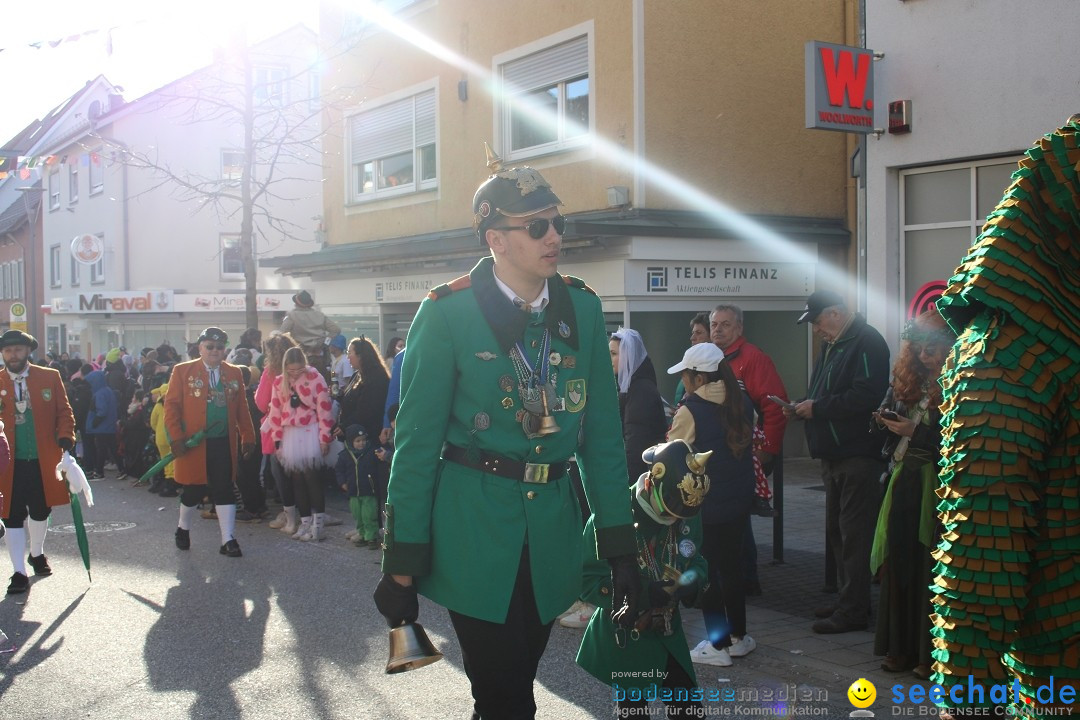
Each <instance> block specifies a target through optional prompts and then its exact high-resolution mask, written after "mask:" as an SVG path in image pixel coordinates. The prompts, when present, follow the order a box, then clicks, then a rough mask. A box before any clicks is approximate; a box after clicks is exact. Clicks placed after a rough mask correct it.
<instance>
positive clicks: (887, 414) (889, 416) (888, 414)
mask: <svg viewBox="0 0 1080 720" xmlns="http://www.w3.org/2000/svg"><path fill="white" fill-rule="evenodd" d="M878 415H880V416H881V417H883V418H885V419H886V420H899V419H900V416H899V415H897V414H896V413H894V412H893V411H892V410H879V411H878Z"/></svg>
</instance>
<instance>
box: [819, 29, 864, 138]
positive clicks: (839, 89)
mask: <svg viewBox="0 0 1080 720" xmlns="http://www.w3.org/2000/svg"><path fill="white" fill-rule="evenodd" d="M805 72H806V127H808V128H815V129H817V130H839V131H841V132H856V133H872V132H874V51H873V50H867V49H866V48H858V47H850V46H848V45H834V44H832V43H827V42H819V41H817V40H812V41H810V42H808V43H806V70H805Z"/></svg>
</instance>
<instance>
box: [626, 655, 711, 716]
mask: <svg viewBox="0 0 1080 720" xmlns="http://www.w3.org/2000/svg"><path fill="white" fill-rule="evenodd" d="M662 687H665V688H669V689H671V690H673V691H674V690H679V689H685V690H686V691H687V692H688V693H689V692H690V691H692V690H693V689H694V688H695V687H696V685H695V683H694V681H693V680H691V679H690V675H689V674H688V673H687V672H686V670H683V666H682V665H680V664H679V663H678V661H677V660H676V659H675V658H673V657H672V656H671V655H670V654H669V655H668V659H667V677H665V678H664V684H663V686H662ZM673 697H678V696H677V695H673ZM664 707H665V710H666V714H667V716H668V717H669V718H692V717H704V710H703V708H702V707H701V703H700V702H699V701H697V700H690V699H689V697H687V698H686V699H679V700H672V701H671V702H669V703H664ZM615 717H619V718H637V717H642V718H644V717H653V714H652V713H650V712H649V703H648V702H646V701H645V700H619V701H618V702H616V703H615Z"/></svg>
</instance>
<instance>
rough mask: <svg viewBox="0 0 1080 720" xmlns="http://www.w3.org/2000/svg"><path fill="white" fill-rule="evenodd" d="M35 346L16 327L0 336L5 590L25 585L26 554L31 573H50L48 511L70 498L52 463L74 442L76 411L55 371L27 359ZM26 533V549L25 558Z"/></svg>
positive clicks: (27, 583)
mask: <svg viewBox="0 0 1080 720" xmlns="http://www.w3.org/2000/svg"><path fill="white" fill-rule="evenodd" d="M37 346H38V344H37V340H35V339H34V338H33V336H31V335H28V334H26V333H24V332H22V331H20V330H8V331H7V332H6V333H4V334H3V335H2V336H0V353H2V354H3V357H4V368H3V369H2V370H0V420H2V421H3V425H4V435H5V436H6V437H7V441H8V444H9V445H10V446H11V457H12V462H11V463H10V464H9V465H8V467H7V468H6V469H5V470H4V471H3V472H2V473H0V493H3V495H4V498H6V499H7V502H6V503H5V509H6V511H7V515H6V516H5V517H4V524H5V525H6V526H7V546H8V554H9V555H10V556H11V564H12V566H13V567H14V570H15V572H14V574H13V575H12V576H11V584H10V585H8V589H7V591H8V593H9V594H16V593H23V592H26V591H27V589H28V588H29V587H30V580H29V578H28V577H27V574H26V562H27V560H29V562H30V565H31V566H32V567H33V568H34V574H35V575H40V576H46V575H51V574H52V568H51V567H49V561H48V558H46V557H45V551H44V545H45V534H46V532H47V531H48V528H49V514H50V513H51V511H52V508H53V507H56V506H57V505H67V504H68V502H70V499H69V497H68V492H67V486H66V485H65V484H64V483H62V482H59V481H57V480H56V465H57V463H59V462H60V459H61V457H62V455H63V453H64V451H70V450H71V449H72V448H73V447H75V416H74V415H73V414H72V412H71V406H70V405H69V404H68V399H67V393H66V392H64V382H63V380H62V379H61V377H60V373H58V372H57V371H56V370H52V369H50V368H43V367H40V366H38V365H34V364H32V363H31V362H30V360H29V357H30V353H32V352H33V351H34V350H36V349H37ZM28 536H29V544H30V548H29V555H28V556H27V557H25V558H24V557H23V553H24V552H26V550H27V547H26V546H27V538H28Z"/></svg>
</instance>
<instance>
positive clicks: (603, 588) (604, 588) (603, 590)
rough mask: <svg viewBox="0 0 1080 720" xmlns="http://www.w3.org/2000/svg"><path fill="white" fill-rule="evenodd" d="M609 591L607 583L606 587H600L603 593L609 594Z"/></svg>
mask: <svg viewBox="0 0 1080 720" xmlns="http://www.w3.org/2000/svg"><path fill="white" fill-rule="evenodd" d="M608 592H609V591H608V589H607V585H605V586H604V587H602V588H600V594H601V595H607V594H608Z"/></svg>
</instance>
